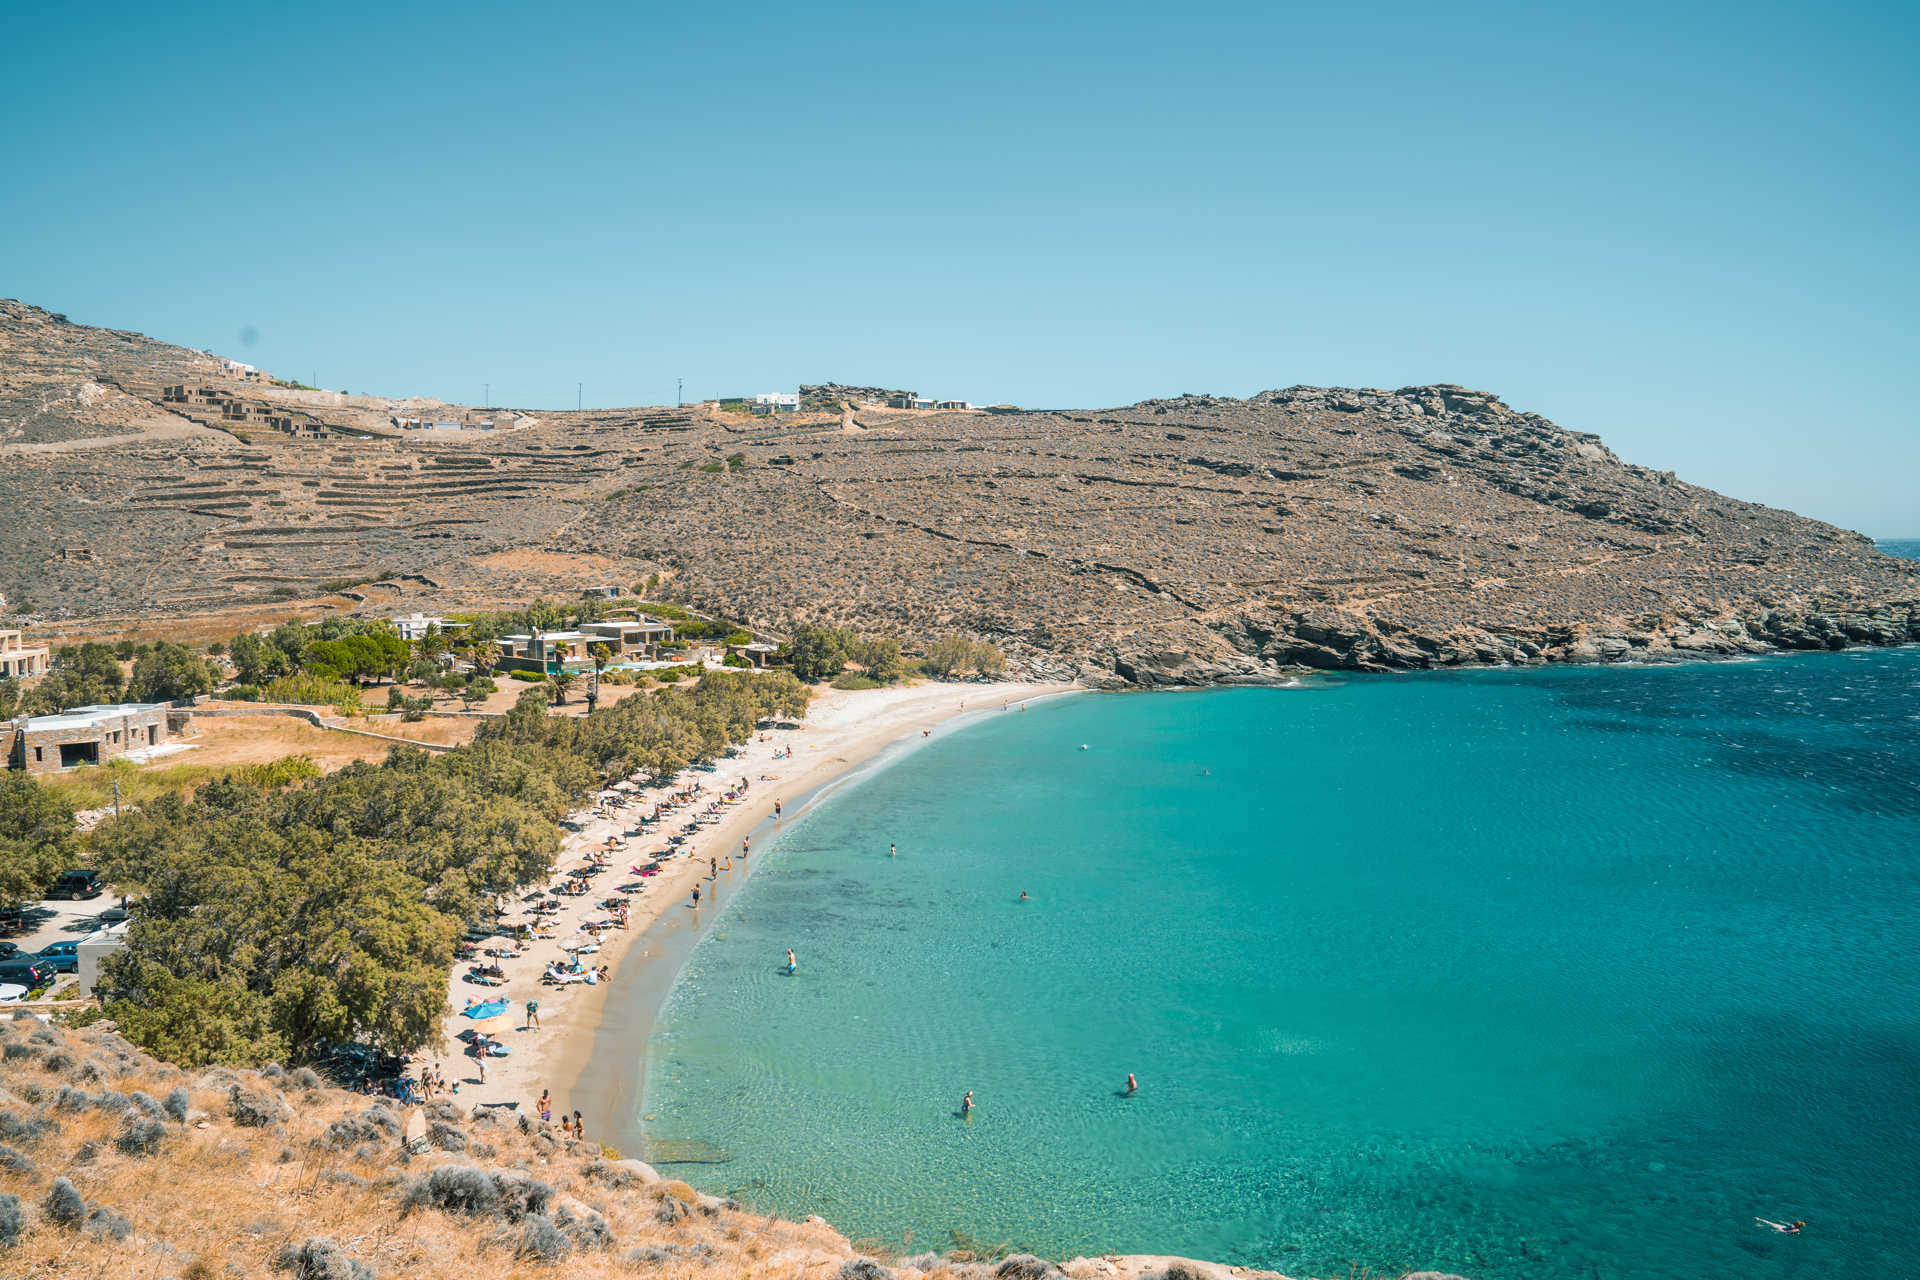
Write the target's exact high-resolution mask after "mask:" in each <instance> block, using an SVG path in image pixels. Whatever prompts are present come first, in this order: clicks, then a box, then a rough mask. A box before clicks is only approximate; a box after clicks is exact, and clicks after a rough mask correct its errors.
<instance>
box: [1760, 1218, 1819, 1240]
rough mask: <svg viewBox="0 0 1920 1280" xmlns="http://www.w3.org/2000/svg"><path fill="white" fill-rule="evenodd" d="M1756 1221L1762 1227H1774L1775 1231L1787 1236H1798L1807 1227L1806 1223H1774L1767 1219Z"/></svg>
mask: <svg viewBox="0 0 1920 1280" xmlns="http://www.w3.org/2000/svg"><path fill="white" fill-rule="evenodd" d="M1754 1221H1755V1222H1757V1223H1759V1224H1760V1225H1761V1226H1764V1227H1772V1228H1773V1229H1774V1230H1775V1231H1778V1232H1779V1233H1780V1234H1781V1235H1785V1236H1797V1235H1799V1234H1800V1232H1801V1230H1802V1229H1803V1228H1805V1227H1806V1225H1807V1224H1806V1223H1804V1222H1773V1221H1770V1220H1769V1219H1766V1218H1755V1219H1754Z"/></svg>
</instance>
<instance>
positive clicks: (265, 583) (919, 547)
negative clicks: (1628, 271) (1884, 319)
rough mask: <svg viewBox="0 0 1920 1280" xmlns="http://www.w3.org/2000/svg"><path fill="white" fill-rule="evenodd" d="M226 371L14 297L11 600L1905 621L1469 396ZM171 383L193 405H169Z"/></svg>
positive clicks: (1721, 508)
mask: <svg viewBox="0 0 1920 1280" xmlns="http://www.w3.org/2000/svg"><path fill="white" fill-rule="evenodd" d="M210 367H213V366H212V362H211V361H210V358H209V357H205V356H202V355H200V354H199V353H194V352H183V351H181V350H180V349H178V348H171V347H166V346H164V345H163V344H160V343H155V342H152V341H151V340H148V339H144V338H140V337H138V336H137V335H129V334H120V333H116V332H113V331H108V330H100V329H88V328H84V327H82V326H75V325H70V324H66V323H65V322H63V321H60V320H59V319H58V318H56V317H52V316H50V315H48V314H47V313H46V312H44V311H40V310H38V309H37V308H33V307H29V306H25V305H23V304H19V303H0V387H4V388H5V396H6V399H5V401H4V402H0V436H4V437H5V438H6V439H9V440H12V441H13V443H10V444H9V443H3V442H0V499H4V501H5V503H6V505H7V508H8V510H9V511H10V512H12V513H14V515H15V516H16V523H15V524H14V526H13V530H14V536H13V537H11V538H9V539H7V540H6V542H5V544H4V545H0V589H5V590H7V591H8V593H9V594H10V595H12V596H15V597H16V598H25V599H26V600H27V601H29V602H30V603H31V604H32V605H33V607H34V608H35V609H36V610H37V611H39V612H40V613H42V614H45V615H51V616H67V617H101V616H124V617H134V618H139V617H145V616H149V615H150V614H151V613H152V612H153V611H161V612H171V613H191V612H197V611H205V610H210V609H226V608H232V607H235V606H238V605H244V604H247V603H249V602H254V603H265V602H267V601H269V600H271V599H273V598H274V597H275V596H281V597H308V596H313V595H316V594H318V593H319V592H320V589H321V584H322V583H325V582H329V581H332V582H334V583H335V584H336V585H338V582H339V580H342V579H353V578H361V577H379V578H381V579H382V581H381V582H378V583H375V584H372V585H368V586H363V587H357V588H354V589H353V595H352V597H351V599H350V601H349V605H350V607H369V608H372V607H384V606H387V605H393V604H398V605H402V606H403V607H413V606H415V605H443V606H454V605H460V604H468V603H482V602H495V601H511V600H518V599H523V598H524V597H525V596H527V595H529V594H533V593H538V592H546V593H549V594H557V593H562V592H565V593H572V592H574V591H577V590H579V589H582V588H585V587H593V586H602V585H605V586H622V587H624V586H628V585H631V584H632V583H633V582H635V581H637V580H639V579H641V578H643V577H646V576H647V575H649V574H653V573H659V574H661V575H662V576H663V577H664V578H665V579H667V580H668V582H669V586H670V589H671V590H672V591H675V592H678V593H680V594H681V595H683V596H684V597H685V598H687V599H689V600H690V601H692V602H694V603H696V604H699V605H702V606H705V607H708V608H711V609H714V610H718V611H722V612H725V613H728V614H731V615H734V616H737V617H740V618H743V619H746V620H748V621H750V622H753V623H754V624H756V625H759V626H761V627H764V628H767V629H772V630H778V629H779V628H781V627H783V626H785V625H789V624H791V623H792V622H794V621H797V620H826V621H834V622H839V623H844V624H848V625H852V626H856V627H859V628H861V629H863V630H868V631H887V632H895V633H898V634H900V635H902V636H903V637H904V638H906V639H907V640H908V641H909V642H910V643H911V642H913V641H917V640H921V639H924V638H926V637H928V636H930V635H932V634H935V633H937V632H939V631H942V630H946V629H959V630H966V631H971V632H977V633H980V634H984V635H989V636H993V637H996V638H998V639H1000V640H1002V641H1003V642H1004V643H1005V644H1006V645H1007V647H1008V648H1009V649H1010V650H1011V651H1012V652H1013V653H1014V654H1015V655H1016V656H1017V657H1018V658H1020V659H1021V660H1022V662H1023V664H1024V665H1025V667H1026V668H1027V669H1029V670H1034V671H1043V672H1048V673H1053V674H1060V673H1065V672H1068V671H1075V672H1078V673H1081V674H1084V675H1086V676H1088V677H1090V678H1092V679H1095V680H1100V681H1118V682H1136V683H1166V682H1206V681H1214V680H1222V679H1238V678H1259V677H1261V676H1263V675H1267V674H1271V673H1272V672H1273V671H1274V670H1275V669H1277V668H1279V667H1282V666H1285V665H1287V664H1305V665H1309V666H1316V667H1340V668H1361V669H1385V668H1394V667H1423V666H1436V665H1449V664H1456V663H1463V662H1500V661H1512V662H1535V661H1553V660H1577V661H1578V660H1585V661H1602V660H1613V659H1618V658H1623V657H1636V656H1644V655H1650V654H1651V655H1658V654H1671V653H1682V654H1689V653H1691V654H1709V653H1734V652H1743V651H1752V650H1760V649H1766V648H1772V647H1790V648H1826V647H1840V646H1843V645H1846V644H1849V643H1896V642H1901V641H1905V640H1909V639H1913V638H1920V604H1917V603H1916V602H1920V564H1915V563H1913V562H1904V561H1898V560H1894V559H1892V558H1890V557H1887V556H1884V555H1881V554H1879V553H1878V552H1876V551H1875V550H1874V549H1873V547H1872V546H1871V545H1870V544H1869V543H1868V542H1867V541H1866V540H1865V539H1863V538H1861V537H1860V536H1859V535H1857V534H1853V533H1849V532H1847V531H1845V530H1841V529H1837V528H1834V527H1833V526H1830V525H1826V524H1822V523H1819V522H1817V521H1812V520H1807V519H1803V518H1801V517H1799V516H1795V515H1793V514H1791V513H1788V512H1784V511H1778V510H1774V509H1771V508H1767V507H1762V506H1758V505H1755V504H1752V503H1747V502H1741V501H1739V500H1737V499H1734V498H1729V497H1725V496H1723V495H1721V494H1718V493H1714V492H1712V491H1710V490H1706V489H1702V488H1699V487H1697V486H1694V485H1690V484H1687V483H1685V482H1684V481H1682V480H1680V479H1678V478H1676V477H1675V476H1673V475H1671V474H1669V473H1663V472H1657V471H1652V470H1649V469H1647V468H1645V467H1639V466H1635V465H1633V464H1631V463H1629V462H1625V461H1623V460H1621V459H1620V458H1618V457H1616V456H1615V455H1614V454H1613V453H1612V452H1611V451H1610V450H1608V449H1607V448H1606V446H1605V445H1604V444H1602V443H1601V442H1600V441H1599V440H1598V439H1597V438H1595V437H1593V436H1591V435H1586V434H1582V433H1579V432H1573V431H1567V430H1564V429H1562V428H1560V427H1557V426H1555V425H1554V424H1553V423H1551V422H1549V421H1547V420H1546V419H1544V418H1542V417H1539V416H1538V415H1536V414H1532V413H1524V412H1518V411H1515V410H1513V409H1511V408H1509V407H1508V406H1507V405H1505V404H1503V403H1501V402H1500V401H1499V400H1498V399H1497V398H1496V397H1494V396H1492V395H1489V394H1486V393H1483V392H1476V391H1468V390H1464V389H1462V388H1459V387H1451V386H1428V387H1404V388H1401V389H1399V390H1395V391H1379V390H1347V389H1338V388H1335V389H1324V388H1308V387H1292V388H1287V389H1284V390H1278V391H1269V392H1262V393H1260V394H1258V395H1255V396H1251V397H1249V398H1247V399H1244V400H1240V399H1222V398H1215V397H1208V396H1185V397H1181V398H1178V399H1172V400H1157V401H1148V402H1144V403H1141V404H1136V405H1129V406H1125V407H1121V408H1114V409H1103V410H1088V411H1046V412H1027V413H1003V414H992V413H983V412H967V413H944V414H941V413H933V414H927V413H899V414H895V413H888V412H886V411H883V410H874V409H859V410H858V411H855V412H847V413H827V414H822V415H817V416H809V417H808V418H805V419H800V420H794V419H781V420H766V419H752V418H742V417H735V416H730V415H721V414H716V413H714V412H711V411H710V410H705V409H689V410H680V409H671V408H662V409H630V410H619V411H603V412H602V411H596V412H586V413H572V412H565V413H548V412H545V411H541V412H539V413H537V414H536V415H534V416H532V417H525V416H520V415H511V414H507V415H501V414H497V413H495V411H487V412H486V413H485V414H483V413H481V411H466V410H452V409H449V408H448V407H446V406H440V407H439V408H437V409H435V410H433V412H434V413H435V414H436V415H439V414H443V413H444V414H448V415H451V416H453V417H456V418H458V419H459V420H461V421H463V422H468V421H479V420H483V419H484V420H487V421H500V422H502V423H503V424H504V425H503V427H502V429H498V430H478V429H462V430H456V431H424V432H423V431H403V430H395V429H392V428H391V427H390V425H388V424H389V419H390V418H391V417H394V416H404V415H405V414H407V413H410V412H418V411H420V410H419V408H418V407H419V406H420V405H422V404H426V403H428V402H420V401H394V402H384V401H375V400H367V399H363V398H354V399H352V400H347V399H345V398H341V397H333V399H332V400H328V399H327V398H326V397H324V396H319V397H316V394H315V393H303V392H294V391H286V390H281V389H277V388H273V387H270V386H268V387H262V386H260V385H258V384H252V383H245V384H231V383H221V382H219V380H218V379H217V378H215V377H214V376H213V375H212V373H210V372H208V369H209V368H210ZM183 378H185V379H186V381H187V382H188V384H190V386H191V387H192V388H194V389H196V392H195V393H196V395H198V394H199V391H200V390H205V391H207V392H208V394H209V395H210V396H211V399H207V398H204V397H203V398H201V399H199V400H196V401H195V402H194V403H190V404H184V405H182V404H166V403H163V394H164V389H165V387H166V386H167V385H169V384H174V383H178V382H179V381H180V380H181V379H183ZM102 406H104V407H102ZM109 409H111V413H109V412H108V410H109ZM488 415H493V416H488ZM315 433H318V435H319V438H310V437H312V436H313V435H314V434H315Z"/></svg>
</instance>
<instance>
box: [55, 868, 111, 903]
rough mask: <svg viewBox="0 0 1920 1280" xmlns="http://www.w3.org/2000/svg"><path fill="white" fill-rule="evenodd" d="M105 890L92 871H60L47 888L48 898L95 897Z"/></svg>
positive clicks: (97, 876)
mask: <svg viewBox="0 0 1920 1280" xmlns="http://www.w3.org/2000/svg"><path fill="white" fill-rule="evenodd" d="M106 891H107V886H106V885H104V884H102V883H100V877H99V875H98V874H96V873H95V872H92V871H62V872H61V873H60V878H59V879H58V880H55V881H54V882H53V887H52V888H51V889H48V890H47V897H49V898H97V897H99V896H100V895H101V894H103V893H105V892H106Z"/></svg>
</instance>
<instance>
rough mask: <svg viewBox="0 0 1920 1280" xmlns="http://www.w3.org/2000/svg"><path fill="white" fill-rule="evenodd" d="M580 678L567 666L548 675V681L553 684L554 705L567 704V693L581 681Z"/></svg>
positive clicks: (562, 705) (561, 705)
mask: <svg viewBox="0 0 1920 1280" xmlns="http://www.w3.org/2000/svg"><path fill="white" fill-rule="evenodd" d="M579 679H580V677H579V676H577V675H575V674H574V673H573V672H571V671H568V670H567V669H566V668H565V667H562V668H560V670H558V671H556V672H554V673H553V674H552V675H550V676H548V677H547V683H548V684H549V685H551V686H553V705H554V706H556V707H564V706H566V705H567V693H568V691H570V690H571V689H572V688H573V686H574V685H575V684H577V683H578V682H579Z"/></svg>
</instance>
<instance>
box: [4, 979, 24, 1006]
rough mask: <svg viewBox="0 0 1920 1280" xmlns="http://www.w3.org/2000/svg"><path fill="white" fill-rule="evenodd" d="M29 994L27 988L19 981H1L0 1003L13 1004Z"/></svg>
mask: <svg viewBox="0 0 1920 1280" xmlns="http://www.w3.org/2000/svg"><path fill="white" fill-rule="evenodd" d="M26 994H27V989H26V988H25V987H23V986H21V985H20V984H19V983H17V982H5V983H0V1004H12V1003H14V1002H15V1001H16V1000H19V999H20V998H21V997H22V996H24V995H26Z"/></svg>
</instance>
